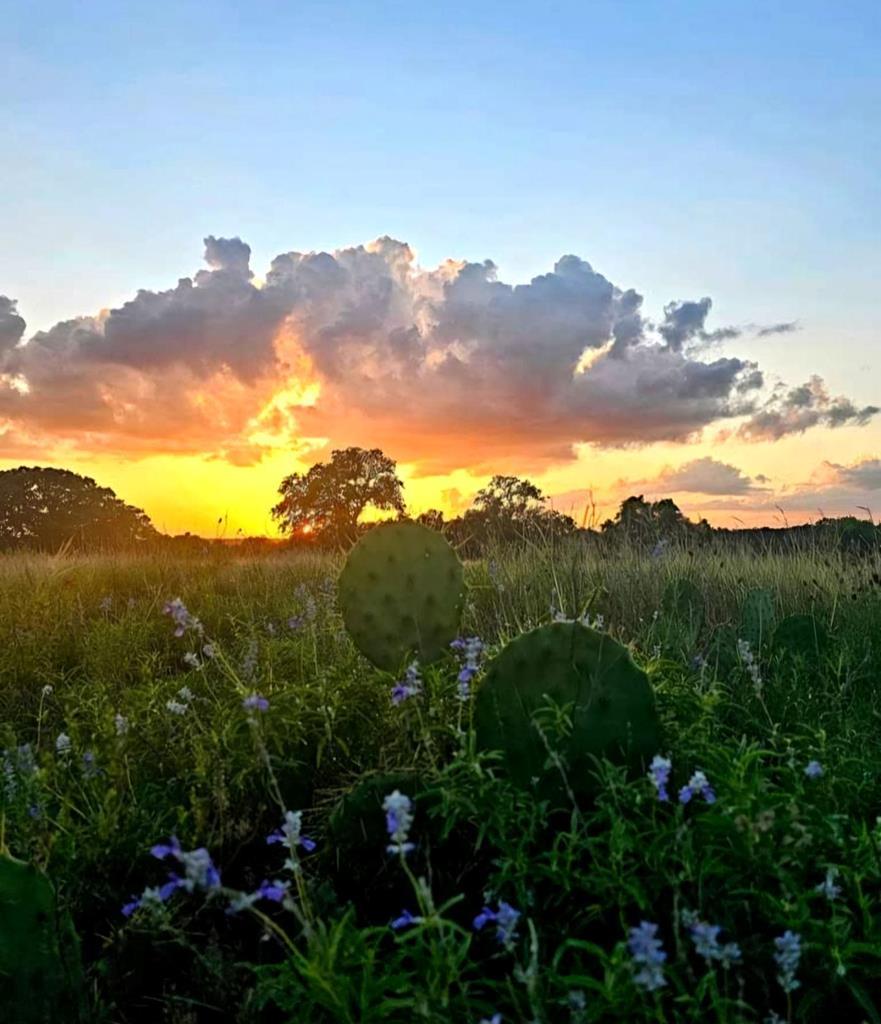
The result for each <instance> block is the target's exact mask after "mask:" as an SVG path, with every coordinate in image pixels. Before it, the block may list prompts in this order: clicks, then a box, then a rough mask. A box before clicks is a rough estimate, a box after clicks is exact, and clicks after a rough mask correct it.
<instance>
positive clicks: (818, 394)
mask: <svg viewBox="0 0 881 1024" xmlns="http://www.w3.org/2000/svg"><path fill="white" fill-rule="evenodd" d="M879 411H881V410H879V407H878V406H875V405H865V406H862V407H860V406H856V405H854V403H853V402H852V401H851V400H850V399H849V398H846V397H845V396H844V395H837V396H835V397H832V396H831V395H830V394H829V391H828V389H827V388H826V385H825V383H824V382H823V379H822V378H821V377H817V376H812V377H810V378H809V379H808V380H807V381H806V382H805V383H804V384H802V385H801V386H800V387H795V388H791V389H789V390H788V391H784V392H779V393H777V394H775V395H774V396H772V397H771V399H770V400H769V401H768V402H767V403H766V404H765V406H764V407H763V408H761V409H759V410H758V411H757V412H756V413H755V414H754V415H753V416H751V417H750V418H749V419H748V420H747V421H746V422H745V423H744V424H742V426H741V427H740V430H739V434H740V436H741V437H743V438H746V439H747V440H750V441H776V440H778V439H779V438H781V437H785V436H786V435H787V434H803V433H804V432H805V431H806V430H808V429H809V428H810V427H815V426H817V425H823V426H826V427H843V426H845V425H854V424H855V425H858V426H863V425H865V424H866V423H868V422H869V420H870V419H871V418H872V417H873V416H874V415H875V414H876V413H877V412H879Z"/></svg>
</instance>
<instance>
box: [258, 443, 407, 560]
mask: <svg viewBox="0 0 881 1024" xmlns="http://www.w3.org/2000/svg"><path fill="white" fill-rule="evenodd" d="M396 470H397V466H396V464H395V462H394V460H393V459H390V458H389V457H388V456H387V455H383V453H382V452H381V451H380V450H379V449H378V448H372V449H370V450H369V451H367V450H366V449H364V448H344V449H338V450H335V451H333V452H331V457H330V462H319V463H317V464H316V465H314V466H313V467H312V468H311V469H310V470H309V471H308V472H307V473H292V474H291V475H290V476H287V477H285V478H284V480H282V482H281V485H280V487H279V489H278V493H279V494H280V495H281V501H279V503H278V504H277V505H276V506H275V508H273V510H272V517H273V519H275V520H276V521H277V522H278V524H279V529H280V530H281V531H282V532H283V533H289V534H292V535H296V534H298V533H299V534H303V533H311V534H314V535H315V536H316V537H320V538H321V539H323V540H328V541H331V542H333V543H340V544H346V543H352V542H353V541H354V540H355V539H356V537H357V535H358V519H359V518H360V516H361V513H362V512H363V511H364V510H365V509H366V508H367V507H368V506H371V507H373V508H376V509H380V510H382V511H396V512H398V513H399V514H400V515H403V514H404V495H403V491H402V486H403V485H402V483H401V481H400V480H399V479H398V477H397V475H396Z"/></svg>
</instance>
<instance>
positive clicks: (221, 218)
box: [0, 0, 881, 328]
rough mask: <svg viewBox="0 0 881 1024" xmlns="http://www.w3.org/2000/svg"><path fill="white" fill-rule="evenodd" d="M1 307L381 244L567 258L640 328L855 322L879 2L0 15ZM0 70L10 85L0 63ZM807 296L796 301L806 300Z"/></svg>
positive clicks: (873, 127) (499, 258)
mask: <svg viewBox="0 0 881 1024" xmlns="http://www.w3.org/2000/svg"><path fill="white" fill-rule="evenodd" d="M4 21H5V24H4V42H3V44H2V45H3V49H4V51H5V55H6V59H4V61H3V63H2V68H3V70H2V71H0V95H2V96H3V97H4V100H3V101H2V106H3V112H4V116H3V120H4V136H5V139H6V143H7V146H6V150H7V158H6V160H5V161H4V168H3V172H2V174H3V179H4V180H5V184H4V187H3V193H4V196H5V201H4V204H3V205H4V207H5V210H4V215H3V220H4V224H5V226H6V229H7V231H6V232H5V233H6V235H7V238H8V239H9V240H11V242H12V244H11V245H4V246H3V252H2V254H0V281H2V287H3V289H5V291H6V292H7V293H9V292H12V293H13V294H16V295H17V296H18V298H19V300H20V303H21V306H22V308H23V310H24V312H25V315H26V316H27V318H28V319H29V320H30V321H31V322H32V323H33V324H34V325H37V324H39V325H41V326H43V325H45V324H47V323H49V322H52V321H54V320H55V319H59V318H61V317H62V316H69V315H71V314H73V313H76V312H88V311H91V310H92V309H94V308H95V307H96V306H98V305H105V304H107V303H108V302H109V301H111V300H114V299H117V300H118V299H120V298H122V297H124V296H127V295H129V294H130V293H131V292H132V290H133V289H134V288H135V287H139V286H144V287H147V286H158V285H167V284H168V283H173V281H174V280H175V279H176V277H177V276H180V275H183V274H187V273H190V272H191V271H192V270H193V269H195V267H196V266H197V265H198V259H199V255H200V247H201V238H202V237H203V235H205V234H208V233H215V234H222V233H227V234H240V235H241V236H242V237H243V238H245V239H246V240H247V241H248V242H249V243H250V244H251V246H252V248H253V249H254V251H255V265H256V266H258V267H260V266H261V265H262V264H263V263H264V262H265V261H266V260H268V259H269V258H270V257H271V256H272V255H274V254H275V253H277V252H280V251H286V250H288V249H291V248H302V249H311V248H335V247H337V246H339V245H343V244H348V243H352V242H360V241H364V240H367V239H369V238H371V237H374V236H376V235H379V234H385V233H389V234H392V235H395V236H397V237H401V238H404V239H406V240H407V241H409V242H410V243H411V244H413V245H414V246H415V247H416V248H417V250H418V252H419V254H420V258H421V259H422V260H423V261H424V262H426V263H435V262H437V261H439V260H440V259H441V258H444V257H447V256H465V257H469V258H473V259H478V258H480V259H482V258H485V257H490V258H492V259H494V260H495V261H496V262H497V263H498V264H499V265H500V267H501V269H502V271H503V272H504V273H505V275H506V276H507V277H508V278H509V279H522V278H527V277H529V276H531V275H532V274H534V273H538V272H541V271H543V270H545V269H547V268H548V266H549V264H550V263H551V262H552V261H553V260H554V259H556V258H557V256H559V255H560V254H561V253H563V252H569V251H573V252H576V253H578V254H579V255H581V256H583V257H584V258H586V259H588V260H590V261H591V262H592V263H593V264H594V266H595V267H597V268H598V269H600V270H601V271H602V272H604V273H607V274H608V275H609V276H610V277H611V278H612V279H613V280H615V281H616V282H620V283H622V284H631V283H632V284H635V285H636V286H637V287H639V288H641V289H642V290H644V291H645V293H646V295H647V299H648V300H649V304H650V305H651V301H652V300H653V299H654V300H656V302H658V303H660V302H663V301H667V300H668V299H669V298H674V297H683V296H684V295H685V294H686V293H687V294H697V293H700V294H705V293H706V294H711V295H713V296H714V298H715V301H716V305H717V311H718V312H719V314H720V316H721V317H723V318H724V317H725V316H726V315H727V316H732V317H738V316H740V317H743V316H748V317H755V318H756V319H761V318H762V317H765V318H768V317H775V316H778V317H781V318H783V317H799V318H803V319H805V320H809V321H811V322H816V320H817V317H818V316H819V317H823V318H826V317H828V316H830V315H831V316H832V317H833V318H835V319H837V316H838V312H839V310H837V309H832V310H830V303H829V292H830V291H831V292H832V293H833V294H834V296H835V304H836V305H839V304H840V306H841V307H846V308H847V309H848V311H849V314H850V316H851V321H850V322H851V327H852V328H854V327H858V326H859V324H861V323H863V322H868V321H869V320H870V318H871V311H870V294H871V291H872V289H873V286H874V282H875V280H876V279H877V273H878V270H879V256H878V252H879V247H878V234H879V228H881V223H879V221H881V217H879V207H881V199H879V180H881V179H879V173H878V172H879V170H881V161H879V139H881V119H879V117H878V111H879V109H881V77H879V75H878V72H877V61H878V55H879V44H881V31H879V29H881V7H879V5H877V4H874V3H850V4H846V5H838V4H832V3H826V4H816V3H775V4H767V3H762V4H758V3H756V4H743V3H738V4H730V3H726V4H720V3H669V2H666V3H640V2H637V3H577V4H576V3H573V4H555V5H551V6H549V7H547V6H544V5H536V4H529V5H523V4H516V3H515V4H510V3H505V4H502V3H487V4H483V5H474V4H470V3H469V4H446V5H427V4H397V3H370V4H367V3H365V4H361V3H342V4H341V3H320V4H312V3H273V2H266V3H260V4H257V5H245V4H241V3H235V4H233V3H227V2H217V3H211V4H207V3H199V4H193V3H188V2H180V0H176V2H174V3H165V2H161V0H160V2H153V3H150V4H137V5H135V4H119V3H106V2H102V0H91V2H90V3H88V4H82V3H52V2H44V3H41V4H18V5H14V6H13V7H12V8H11V9H10V8H7V13H6V16H5V19H4ZM9 58H11V59H9ZM818 293H819V294H818Z"/></svg>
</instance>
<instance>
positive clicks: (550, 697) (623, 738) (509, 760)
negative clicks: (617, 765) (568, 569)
mask: <svg viewBox="0 0 881 1024" xmlns="http://www.w3.org/2000/svg"><path fill="white" fill-rule="evenodd" d="M548 701H551V702H553V704H555V705H557V707H558V708H560V709H562V710H564V712H565V714H566V716H567V718H568V720H569V722H568V726H567V728H566V732H567V733H568V735H566V736H565V737H564V738H563V742H562V746H561V756H562V762H563V763H562V765H560V764H558V763H557V762H556V759H554V758H553V757H550V758H549V755H550V754H551V751H552V749H553V745H554V744H553V741H552V740H549V738H548V737H547V736H546V735H545V733H544V731H543V728H542V724H541V723H540V722H537V721H536V714H537V712H539V710H540V709H541V708H542V707H543V706H546V705H547V703H548ZM474 722H475V730H476V740H477V746H478V749H481V750H501V751H502V753H503V754H504V764H505V767H506V769H507V771H508V773H509V774H510V777H511V778H512V779H513V780H514V781H515V782H516V783H517V784H518V785H521V786H530V785H531V784H532V782H533V780H535V779H542V778H548V774H549V769H550V776H551V778H552V779H553V780H554V781H555V782H557V781H559V775H560V774H561V769H562V773H563V774H564V775H565V780H566V781H565V784H566V785H568V786H569V787H571V788H572V789H573V790H574V791H577V790H582V789H585V788H589V785H590V773H591V771H592V758H595V757H601V756H606V757H610V758H612V759H615V760H617V759H620V758H622V757H623V758H624V759H625V760H626V761H628V762H631V763H640V762H641V761H644V760H645V759H646V758H650V757H651V756H652V755H653V754H656V753H657V752H658V748H659V746H660V733H659V726H658V719H657V714H656V712H655V706H654V698H653V696H652V691H651V687H650V686H649V682H648V679H647V678H646V676H645V673H644V672H642V671H641V670H640V669H638V668H637V667H636V665H634V663H633V660H632V659H631V657H630V654H629V653H628V651H627V649H626V648H625V647H623V646H622V645H621V644H619V643H617V642H616V641H615V640H613V639H612V638H611V637H609V636H607V635H606V634H604V633H600V632H598V631H596V630H593V629H589V628H588V627H587V626H584V625H582V624H581V623H579V622H556V623H553V624H551V625H548V626H540V627H539V628H538V629H534V630H532V631H531V632H529V633H525V634H523V635H522V636H519V637H517V639H515V640H512V641H511V643H509V644H508V645H507V646H506V647H504V648H503V650H502V651H501V653H500V654H499V655H498V656H497V657H496V658H495V659H494V660H493V661H492V663H491V664H490V665H489V667H488V669H487V673H486V678H485V680H484V681H483V683H482V685H481V687H480V690H479V692H478V695H477V702H476V705H475V711H474Z"/></svg>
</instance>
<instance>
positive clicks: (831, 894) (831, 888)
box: [814, 867, 841, 903]
mask: <svg viewBox="0 0 881 1024" xmlns="http://www.w3.org/2000/svg"><path fill="white" fill-rule="evenodd" d="M837 876H838V868H835V867H830V868H827V869H826V877H825V878H824V879H823V881H822V882H820V884H819V885H817V886H814V892H821V893H822V894H823V895H824V896H825V897H826V899H827V900H829V902H830V903H831V902H832V901H833V900H837V899H838V897H839V896H840V895H841V886H840V885H836V884H835V879H836V877H837Z"/></svg>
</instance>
